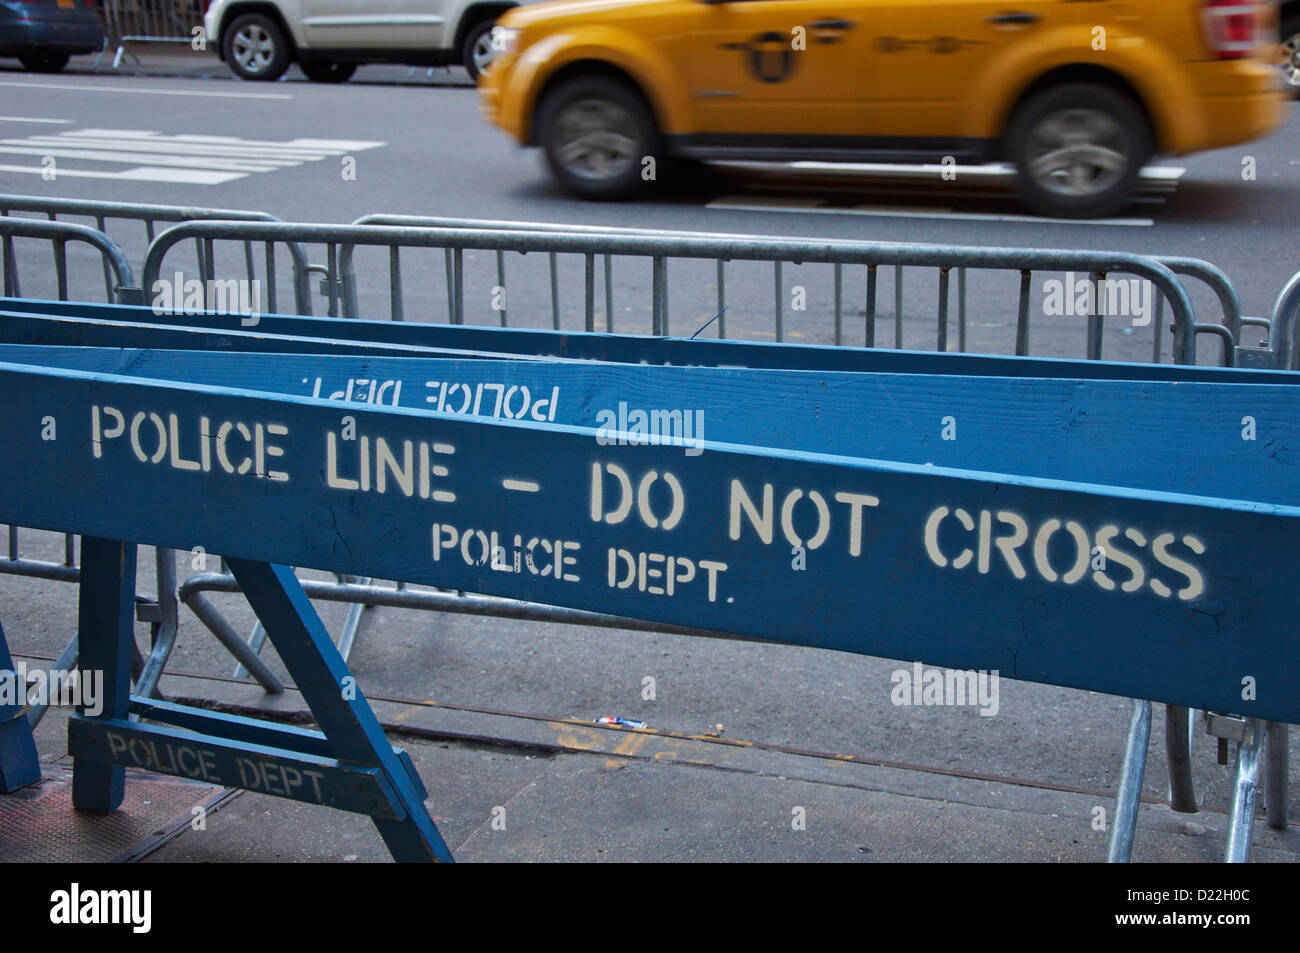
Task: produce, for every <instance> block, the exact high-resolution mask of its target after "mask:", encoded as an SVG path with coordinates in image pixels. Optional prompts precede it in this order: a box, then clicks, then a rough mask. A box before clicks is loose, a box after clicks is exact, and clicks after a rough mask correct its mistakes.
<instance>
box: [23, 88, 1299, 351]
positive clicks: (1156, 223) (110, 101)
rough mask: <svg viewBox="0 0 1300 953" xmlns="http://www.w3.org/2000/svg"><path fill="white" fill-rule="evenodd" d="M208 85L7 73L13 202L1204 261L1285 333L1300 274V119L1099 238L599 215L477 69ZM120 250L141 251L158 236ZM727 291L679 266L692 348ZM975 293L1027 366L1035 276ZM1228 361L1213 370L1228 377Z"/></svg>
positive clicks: (611, 211) (705, 185)
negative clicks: (551, 170) (1019, 287)
mask: <svg viewBox="0 0 1300 953" xmlns="http://www.w3.org/2000/svg"><path fill="white" fill-rule="evenodd" d="M209 75H210V77H213V78H203V79H194V78H184V77H175V78H173V77H167V78H138V77H130V76H116V75H75V74H67V75H64V76H59V77H40V76H33V75H29V74H26V73H22V72H19V71H17V70H0V91H2V94H3V99H4V107H3V109H0V189H3V191H5V192H16V193H29V194H40V195H57V196H67V197H93V198H100V199H110V200H120V201H134V202H162V203H172V204H185V205H204V206H209V207H221V208H243V209H256V210H260V211H265V212H270V213H272V214H274V215H277V216H279V217H280V218H282V219H285V220H288V221H311V222H336V223H338V222H349V221H352V220H354V219H356V218H357V217H359V216H361V215H365V214H368V213H375V212H382V213H399V214H406V215H441V216H460V217H473V218H483V219H499V220H520V221H538V222H550V223H557V222H558V223H578V224H603V225H622V226H635V227H643V228H663V229H686V230H706V231H714V232H734V233H746V234H755V235H775V236H799V237H817V238H835V239H865V240H872V241H891V242H899V241H902V242H944V243H956V244H972V245H982V246H989V245H997V246H1009V247H1028V248H1059V249H1068V248H1088V249H1105V250H1119V251H1131V252H1140V253H1148V254H1163V255H1186V256H1192V257H1197V258H1204V259H1207V260H1209V261H1211V262H1213V263H1214V264H1216V265H1218V266H1219V267H1220V268H1222V269H1223V270H1224V271H1226V272H1227V274H1228V275H1229V277H1230V278H1231V279H1232V281H1233V282H1234V284H1235V285H1236V287H1237V289H1238V291H1239V293H1240V295H1241V299H1242V303H1243V306H1244V310H1245V312H1246V313H1247V314H1257V315H1258V314H1267V313H1268V312H1269V310H1270V308H1271V305H1272V302H1273V299H1274V297H1275V296H1276V294H1277V292H1278V290H1279V289H1280V288H1281V287H1282V285H1283V284H1284V282H1285V281H1286V279H1287V278H1289V277H1290V275H1291V274H1292V273H1294V272H1295V271H1296V270H1297V269H1300V255H1297V253H1296V251H1295V241H1294V239H1295V235H1296V227H1295V217H1296V214H1297V212H1298V211H1300V158H1295V157H1296V156H1300V149H1297V144H1298V140H1300V127H1298V126H1297V123H1296V121H1295V116H1294V113H1295V111H1296V109H1297V108H1300V107H1297V106H1295V105H1293V106H1291V110H1292V114H1293V115H1292V118H1291V122H1290V123H1289V124H1288V125H1287V126H1285V127H1284V128H1283V129H1281V130H1280V131H1278V132H1277V133H1275V134H1274V135H1273V136H1271V137H1269V138H1267V139H1265V140H1261V141H1259V142H1255V143H1250V144H1248V145H1245V146H1241V147H1236V148H1232V149H1224V150H1219V151H1216V152H1211V153H1206V154H1203V155H1197V156H1191V157H1183V158H1164V159H1160V160H1158V161H1157V165H1159V166H1160V167H1162V168H1164V169H1170V168H1173V169H1183V170H1185V172H1184V173H1183V174H1182V176H1181V179H1179V180H1178V181H1177V184H1176V188H1175V189H1174V192H1173V194H1172V195H1169V196H1157V197H1154V198H1153V199H1152V200H1151V201H1150V202H1147V203H1144V204H1141V205H1139V206H1136V207H1135V208H1134V209H1133V210H1132V211H1131V212H1129V213H1126V216H1125V217H1124V218H1123V219H1122V220H1119V221H1118V222H1116V223H1106V224H1100V223H1088V224H1080V223H1065V222H1058V221H1050V220H1043V219H1038V218H1034V217H1032V216H1026V215H1024V214H1023V213H1022V212H1021V210H1020V209H1019V208H1018V207H1017V206H1016V205H1015V204H1014V203H1013V202H1012V201H1010V199H1009V196H1008V194H1007V192H1006V189H1005V187H999V186H994V187H993V188H992V189H991V190H990V189H989V188H987V187H986V186H984V185H982V184H976V182H975V179H976V177H975V176H974V174H973V173H972V174H969V175H968V174H966V173H964V172H963V171H961V170H959V171H958V175H957V180H956V181H955V182H945V181H942V180H941V179H940V178H939V176H938V175H937V174H936V175H933V176H930V177H928V178H926V179H925V180H923V181H921V182H919V183H917V182H905V181H889V180H888V179H886V180H879V179H875V178H865V177H864V176H863V175H862V174H861V173H858V172H854V171H853V170H849V171H848V172H844V171H833V170H826V169H808V168H795V167H790V166H770V167H765V168H761V169H754V168H743V167H706V168H705V169H704V170H702V171H700V172H699V173H698V174H694V175H692V176H691V177H690V178H686V179H683V178H678V179H677V180H675V181H673V182H672V183H671V184H670V183H667V182H664V183H660V184H661V186H663V187H661V188H660V189H659V190H658V192H657V194H655V195H654V196H652V197H649V198H646V199H643V200H640V201H634V202H627V203H619V204H603V203H589V202H581V201H576V200H574V199H571V198H569V197H567V196H566V195H564V194H563V193H561V192H560V191H559V190H558V188H557V187H556V186H555V185H554V183H553V182H552V180H551V179H550V177H549V175H548V174H547V172H546V170H545V169H544V164H543V162H542V159H541V156H540V154H539V153H538V152H537V151H536V150H523V149H520V148H518V147H516V146H515V145H514V144H513V143H511V142H510V141H508V140H507V138H506V136H505V135H504V134H502V133H500V132H499V131H497V130H496V129H495V128H493V127H490V126H488V125H487V124H485V123H484V122H483V121H482V120H481V119H480V118H479V116H478V110H477V103H476V99H475V93H474V91H473V89H472V88H471V87H469V86H468V85H467V81H466V80H465V78H464V76H463V74H462V73H461V72H460V71H459V70H452V71H450V72H439V73H436V74H434V75H433V77H432V78H426V77H425V74H424V73H423V71H418V72H414V73H412V72H410V71H407V70H404V69H398V68H391V67H368V68H363V69H362V70H361V71H360V72H359V73H358V74H357V78H356V79H354V80H353V81H352V82H350V83H347V84H345V85H342V86H323V85H316V84H312V83H309V82H306V81H304V80H302V79H301V77H298V76H297V74H296V70H295V71H293V72H291V73H290V74H289V77H288V78H287V79H286V80H284V81H281V82H279V83H273V84H255V83H241V82H237V81H234V80H232V79H227V78H224V77H223V74H222V72H221V70H220V69H217V70H214V71H212V72H211V73H210V74H209ZM217 77H221V78H217ZM409 77H414V78H413V79H410V78H409ZM393 80H397V81H396V82H394V81H393ZM1247 157H1249V158H1250V159H1251V160H1253V162H1251V164H1252V165H1253V168H1254V172H1255V178H1254V179H1253V180H1244V179H1243V167H1244V163H1245V162H1246V160H1247ZM51 173H52V174H53V178H52V179H51V178H50V175H51ZM114 237H119V236H118V235H117V234H115V235H114ZM120 240H121V241H122V242H123V243H124V244H127V245H130V244H131V243H132V242H135V241H136V240H137V236H136V235H135V234H134V233H130V234H127V235H125V236H124V237H122V238H121V239H120ZM480 257H481V258H482V259H486V258H489V257H490V256H486V255H485V256H480ZM382 264H383V259H382V258H376V259H375V264H374V265H373V266H370V267H369V268H367V267H366V266H364V264H363V267H362V272H363V274H362V282H363V291H365V290H366V282H370V283H371V284H372V285H373V286H374V289H375V290H382V291H383V292H384V293H386V288H387V277H386V275H385V274H384V273H383V272H382V270H381V267H382ZM489 265H490V262H489V261H486V260H480V261H479V262H477V264H476V263H475V261H474V260H473V259H472V258H471V261H470V263H469V264H468V266H467V267H468V268H469V269H470V275H469V278H468V279H467V293H468V295H469V298H468V303H467V309H468V311H469V320H471V321H473V320H483V321H494V320H495V315H493V313H492V312H491V311H490V310H489V305H488V299H489V296H490V289H491V287H492V285H494V284H495V279H494V278H493V277H492V273H491V268H490V267H489ZM415 267H416V270H415V271H410V272H408V274H407V279H408V285H409V286H410V287H411V288H412V292H411V293H412V294H413V295H414V296H415V297H414V298H412V299H411V301H410V302H409V307H410V308H411V309H413V313H414V314H415V316H417V317H418V316H419V315H420V314H421V313H422V311H421V309H423V308H425V307H427V308H428V310H429V312H430V315H431V316H434V315H436V314H437V309H438V308H439V307H441V298H440V297H439V295H440V292H439V291H438V290H437V289H436V288H435V287H434V285H435V284H436V283H438V282H441V280H442V277H441V275H440V274H439V271H440V270H441V269H440V267H433V265H432V264H430V265H429V266H427V271H421V270H419V269H420V268H424V267H425V266H424V265H422V264H417V265H416V266H415ZM476 267H477V268H478V269H479V271H477V272H476V271H475V269H476ZM511 267H512V269H515V268H519V267H521V266H520V265H512V266H511ZM522 267H524V271H522V272H521V271H517V270H515V271H512V274H514V275H521V276H523V277H524V278H525V279H526V281H527V284H526V285H525V293H524V294H520V293H518V290H517V287H518V286H516V287H515V288H512V289H511V296H510V299H509V301H508V307H509V308H510V309H511V311H512V317H511V321H512V323H522V324H534V323H535V324H538V325H539V326H544V325H546V324H549V321H550V312H549V299H548V295H547V292H546V281H547V277H548V276H547V275H546V272H545V269H544V266H543V263H542V262H541V261H537V260H536V257H534V260H533V261H531V262H529V263H526V264H525V265H524V266H522ZM732 268H733V271H732V272H731V273H730V277H729V279H728V288H727V291H728V302H729V305H728V321H729V324H728V329H727V333H728V334H729V335H730V336H736V337H753V338H760V339H761V338H767V339H771V337H772V335H773V324H772V317H771V312H772V279H771V277H770V271H769V270H767V269H763V270H758V267H757V266H744V265H738V266H732ZM528 269H531V270H528ZM566 269H567V270H566ZM642 271H648V269H639V268H638V267H629V268H624V269H619V270H618V271H617V272H616V274H615V281H614V285H615V292H616V294H615V298H616V302H615V315H614V316H615V318H616V321H615V327H616V328H618V329H620V330H630V331H642V330H648V320H649V310H648V297H647V290H648V277H649V276H648V274H645V275H643V274H642V273H641V272H642ZM480 272H481V273H480ZM561 280H562V286H563V288H564V289H565V290H564V294H563V295H562V298H563V300H562V302H561V307H562V311H563V314H564V323H565V325H566V326H576V327H580V326H581V312H580V310H579V309H580V305H581V300H580V290H579V289H580V288H581V285H580V284H578V285H576V286H574V285H573V284H572V282H573V281H575V280H580V270H579V263H578V262H568V263H567V264H566V263H564V262H562V263H561ZM713 280H714V275H713V270H712V266H711V265H705V264H703V263H701V264H699V265H698V266H695V265H693V264H692V263H674V271H673V275H672V281H671V287H672V299H671V302H672V308H671V312H672V316H673V322H674V323H673V325H672V328H671V329H672V330H673V331H674V332H675V333H681V332H683V331H687V332H689V331H693V330H694V329H695V328H696V327H698V325H699V324H702V323H703V322H704V321H706V320H707V319H708V318H709V317H710V316H712V314H713V313H715V311H716V307H715V306H714V302H715V300H716V298H715V294H714V291H713V287H714V286H713ZM970 280H971V286H970V288H969V291H968V300H969V303H970V307H969V316H968V320H969V324H970V339H969V342H968V347H970V348H971V349H979V350H987V351H1007V350H1009V349H1010V347H1011V346H1012V342H1013V336H1012V335H1011V333H1010V328H1011V326H1012V321H1013V319H1014V313H1015V300H1016V299H1015V292H1016V284H1015V281H1014V277H1013V276H1012V275H972V276H971V279H970ZM1042 280H1047V278H1046V277H1045V276H1044V278H1043V279H1042ZM892 281H893V277H892V275H888V274H886V275H883V276H882V284H881V287H880V302H881V304H880V308H881V323H880V325H879V328H878V334H879V335H880V341H881V342H883V343H893V327H892V320H891V317H892V307H893V290H892ZM981 282H982V283H981ZM796 285H799V286H805V287H806V288H807V311H806V313H802V314H799V313H796V312H794V311H792V310H791V306H792V305H794V302H795V297H794V295H795V293H794V290H793V289H794V287H795V286H796ZM829 289H830V281H829V269H828V268H822V269H820V270H817V269H816V268H815V267H809V268H808V270H807V271H806V272H799V271H796V270H793V269H787V272H786V274H785V276H784V288H783V296H784V301H785V306H786V309H787V312H788V314H787V320H786V328H787V335H788V336H789V337H790V338H791V339H793V340H801V339H802V340H808V341H829V340H831V334H832V329H831V328H832V326H831V319H830V308H831V298H830V290H829ZM864 290H865V276H864V275H863V274H861V273H859V274H850V275H847V276H846V286H845V295H846V301H848V302H853V303H855V305H854V307H855V310H852V311H851V312H850V315H851V317H852V319H853V320H856V321H857V324H856V325H855V324H854V323H853V320H850V322H849V324H848V325H847V326H846V331H845V333H846V340H847V342H849V343H856V342H858V341H859V340H861V336H862V333H863V331H862V326H861V325H862V322H861V307H860V304H861V302H862V301H863V300H864ZM906 290H907V295H906V298H905V305H904V318H905V319H906V320H905V322H904V324H905V327H904V344H905V345H907V346H914V347H928V348H933V347H934V346H935V344H934V340H935V318H934V311H935V305H936V303H937V291H936V280H935V278H934V274H933V272H930V273H928V274H925V275H922V274H920V273H919V272H918V273H917V274H916V277H915V278H914V277H912V273H911V272H909V273H908V276H907V282H906ZM29 293H30V292H29ZM598 293H600V292H598ZM372 294H373V292H372ZM422 294H423V295H424V297H423V298H422V297H420V296H421V295H422ZM602 294H603V293H602ZM1035 296H1036V301H1038V302H1042V301H1045V299H1046V289H1045V288H1044V287H1042V286H1039V287H1036V288H1035ZM363 300H364V301H366V302H367V304H369V306H370V307H372V308H376V307H379V306H381V304H385V305H386V303H385V302H381V301H380V300H379V299H377V298H374V297H369V298H363ZM1194 301H1195V303H1196V305H1197V308H1198V315H1199V316H1201V317H1203V318H1205V317H1210V318H1213V317H1214V308H1213V300H1212V298H1211V297H1210V296H1209V295H1206V294H1203V293H1201V291H1200V289H1195V296H1194ZM476 314H477V315H478V317H477V318H476V317H475V315H476ZM598 320H599V319H598ZM571 322H576V323H571ZM1108 324H1109V325H1111V328H1110V329H1109V330H1108V343H1107V346H1106V355H1107V356H1113V357H1119V358H1122V359H1129V360H1137V359H1144V358H1145V359H1149V357H1148V355H1149V354H1150V353H1151V347H1150V344H1149V342H1150V340H1151V338H1150V334H1151V332H1150V330H1149V329H1147V330H1143V329H1142V328H1141V327H1138V328H1133V327H1131V326H1130V325H1131V322H1130V321H1127V320H1122V319H1117V318H1112V319H1109V321H1108ZM1082 328H1083V322H1082V321H1081V320H1080V319H1079V318H1078V317H1075V316H1068V315H1067V316H1060V317H1052V316H1050V315H1041V316H1036V317H1035V330H1034V337H1033V340H1032V341H1031V345H1032V352H1033V353H1039V354H1044V355H1053V356H1082V353H1083V351H1082V347H1083V336H1082V334H1083V331H1082ZM1112 341H1113V342H1114V343H1111V342H1112ZM1213 350H1214V348H1213V347H1211V348H1210V349H1209V352H1212V351H1213ZM1209 352H1207V355H1206V357H1205V359H1206V360H1215V359H1216V357H1217V355H1216V354H1214V353H1209ZM1165 353H1166V354H1167V353H1168V350H1167V348H1166V350H1165Z"/></svg>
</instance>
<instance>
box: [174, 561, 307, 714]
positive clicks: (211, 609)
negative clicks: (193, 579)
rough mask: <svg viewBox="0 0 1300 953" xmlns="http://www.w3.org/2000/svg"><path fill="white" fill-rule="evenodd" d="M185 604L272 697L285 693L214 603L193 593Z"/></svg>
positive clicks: (280, 683)
mask: <svg viewBox="0 0 1300 953" xmlns="http://www.w3.org/2000/svg"><path fill="white" fill-rule="evenodd" d="M187 581H188V580H187ZM185 604H186V605H187V606H189V607H190V611H191V612H193V613H194V614H195V615H196V616H198V617H199V621H200V622H202V623H203V624H204V625H206V626H207V627H208V630H209V631H210V632H211V633H212V634H213V635H215V636H216V637H217V641H219V642H220V643H221V644H222V645H224V646H225V647H226V651H227V652H229V653H230V654H231V655H233V656H234V657H235V658H236V659H238V660H239V663H240V664H241V665H243V666H244V668H245V669H247V670H248V672H249V673H250V674H251V675H252V676H253V678H255V679H257V682H258V684H259V685H261V686H262V687H263V688H264V689H266V690H267V691H268V692H270V693H271V694H272V695H278V694H279V693H280V692H282V691H284V683H283V682H281V681H280V680H279V679H278V678H276V677H275V673H274V672H272V671H271V670H270V669H269V668H267V667H266V663H265V662H263V661H262V660H261V659H260V658H258V657H257V656H256V655H255V654H254V653H253V651H252V650H251V649H250V648H249V647H248V645H247V644H246V643H245V642H244V640H243V639H242V638H240V637H239V633H238V632H236V631H235V630H234V628H233V627H232V626H231V625H230V623H229V622H227V621H226V620H225V618H224V617H223V616H222V615H221V613H220V612H218V611H217V610H216V607H215V606H213V605H212V603H210V602H208V600H207V599H204V598H203V596H202V595H201V594H200V593H197V592H191V593H188V594H187V595H186V596H185Z"/></svg>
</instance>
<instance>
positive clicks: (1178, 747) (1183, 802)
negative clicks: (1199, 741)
mask: <svg viewBox="0 0 1300 953" xmlns="http://www.w3.org/2000/svg"><path fill="white" fill-rule="evenodd" d="M1190 722H1191V718H1190V713H1189V712H1188V710H1187V709H1186V708H1184V707H1183V706H1182V705H1166V706H1165V752H1166V753H1167V755H1168V758H1169V806H1170V807H1171V808H1173V809H1174V810H1175V811H1178V812H1180V813H1182V814H1195V813H1196V810H1197V807H1196V786H1195V784H1194V783H1193V782H1192V752H1191V739H1190V737H1189V734H1190V733H1189V731H1188V728H1189V725H1190Z"/></svg>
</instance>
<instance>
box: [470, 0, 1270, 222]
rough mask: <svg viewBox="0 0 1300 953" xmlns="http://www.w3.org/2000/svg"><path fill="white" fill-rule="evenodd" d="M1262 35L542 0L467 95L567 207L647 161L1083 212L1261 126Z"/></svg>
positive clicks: (1044, 14) (937, 13)
mask: <svg viewBox="0 0 1300 953" xmlns="http://www.w3.org/2000/svg"><path fill="white" fill-rule="evenodd" d="M1277 30H1278V23H1277V12H1276V7H1275V6H1274V5H1273V4H1270V3H1260V2H1256V0H1131V2H1112V0H560V2H554V3H542V4H540V5H536V6H529V7H520V8H517V9H515V10H511V11H510V12H509V13H507V14H506V15H505V16H504V17H502V18H501V20H500V21H499V25H498V27H497V29H496V32H495V33H494V35H493V44H494V47H495V49H496V53H495V57H494V59H493V61H492V65H491V68H490V69H489V70H488V71H487V72H486V74H485V75H484V76H483V77H482V78H481V79H480V81H479V96H480V106H481V109H482V112H483V114H484V116H485V118H487V119H488V121H490V122H492V123H495V124H496V125H497V126H499V127H500V128H502V129H504V130H505V131H506V132H507V133H509V134H510V135H511V136H512V137H514V138H515V139H516V140H517V141H518V142H520V143H522V144H525V145H535V146H541V147H542V148H543V149H544V150H545V153H546V157H547V160H548V163H549V165H550V167H551V169H552V171H553V172H554V174H555V176H556V177H557V178H558V179H559V181H560V182H561V183H562V184H563V185H564V186H565V187H566V188H567V189H568V190H570V191H571V192H573V193H575V194H577V195H580V196H584V197H587V198H597V199H613V198H623V197H627V196H630V195H633V194H635V193H637V192H639V191H641V190H643V189H645V188H646V187H648V186H649V185H650V183H651V182H653V181H655V180H657V179H660V178H662V175H661V172H660V169H659V168H657V167H658V166H659V165H661V164H662V163H663V162H664V161H665V160H716V161H728V160H730V161H778V162H779V161H792V160H802V159H818V160H823V161H845V162H849V161H852V162H864V161H871V162H908V163H911V162H922V163H936V164H939V165H941V166H943V167H946V168H951V167H954V166H957V167H959V166H960V165H962V164H967V163H978V162H989V161H1006V162H1010V163H1013V164H1014V165H1015V166H1016V169H1017V183H1018V189H1019V193H1020V196H1021V199H1022V200H1023V202H1024V203H1025V204H1026V205H1027V206H1029V207H1030V208H1032V209H1034V210H1035V211H1038V212H1040V213H1043V214H1049V215H1062V216H1072V217H1084V216H1100V215H1109V214H1112V213H1114V212H1116V211H1119V210H1120V209H1122V208H1123V207H1124V206H1125V205H1127V204H1128V203H1129V202H1130V201H1131V199H1132V197H1133V195H1134V191H1135V188H1136V183H1137V178H1138V173H1139V171H1140V170H1141V168H1142V166H1143V165H1144V164H1145V163H1146V162H1147V161H1148V160H1149V159H1150V158H1151V156H1152V155H1153V154H1155V153H1164V154H1174V155H1181V154H1185V153H1189V152H1195V151H1198V150H1203V149H1213V148H1217V147H1220V146H1228V145H1232V144H1234V143H1240V142H1245V141H1247V140H1250V139H1253V138H1256V137H1258V136H1261V135H1263V134H1265V133H1267V132H1268V131H1269V130H1271V129H1273V128H1274V127H1275V126H1277V125H1278V124H1279V123H1280V122H1281V121H1282V117H1283V99H1284V96H1283V93H1282V83H1281V80H1280V77H1279V74H1278V70H1277V67H1276V65H1275V63H1276V60H1277V55H1278V43H1277ZM945 177H946V178H952V177H953V176H945Z"/></svg>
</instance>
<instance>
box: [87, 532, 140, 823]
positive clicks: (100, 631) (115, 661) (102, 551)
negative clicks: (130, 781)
mask: <svg viewBox="0 0 1300 953" xmlns="http://www.w3.org/2000/svg"><path fill="white" fill-rule="evenodd" d="M135 555H136V547H135V544H134V543H123V542H119V541H117V540H111V539H99V538H96V537H93V536H83V537H82V538H81V600H80V604H79V605H78V609H77V631H78V634H79V644H80V652H79V655H80V660H79V662H78V666H77V667H78V669H79V670H80V671H81V675H82V678H86V677H88V676H89V675H90V673H92V672H99V673H101V674H102V677H103V686H102V693H103V706H102V709H101V711H100V714H99V716H97V717H103V718H112V719H118V720H125V719H126V717H127V713H128V711H129V706H130V700H131V649H132V647H133V646H134V645H135ZM91 720H92V721H93V720H95V719H91ZM125 784H126V769H125V768H123V767H121V766H119V765H111V764H104V763H102V762H99V761H91V760H88V759H87V758H77V759H75V760H74V761H73V765H72V805H73V807H76V808H79V809H81V810H83V811H90V812H91V813H92V814H108V813H111V812H112V811H114V810H116V809H117V808H118V806H120V805H121V803H122V796H123V794H124V789H125Z"/></svg>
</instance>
